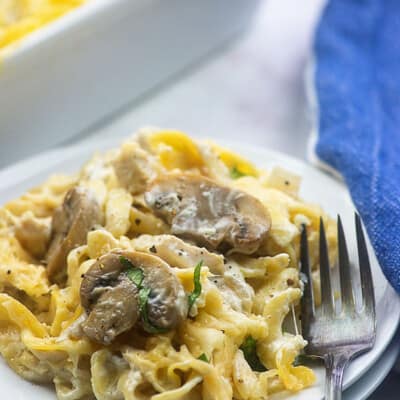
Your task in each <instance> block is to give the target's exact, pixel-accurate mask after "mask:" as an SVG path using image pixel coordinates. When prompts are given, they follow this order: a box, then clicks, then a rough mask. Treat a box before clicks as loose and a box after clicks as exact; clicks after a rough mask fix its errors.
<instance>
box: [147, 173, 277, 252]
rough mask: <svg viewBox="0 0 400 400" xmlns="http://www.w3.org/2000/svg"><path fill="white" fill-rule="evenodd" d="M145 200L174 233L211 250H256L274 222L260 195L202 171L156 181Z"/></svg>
mask: <svg viewBox="0 0 400 400" xmlns="http://www.w3.org/2000/svg"><path fill="white" fill-rule="evenodd" d="M145 200H146V202H147V204H148V205H149V206H150V207H151V208H152V210H153V212H154V213H155V214H156V215H157V216H159V217H160V218H163V219H164V220H165V221H166V222H167V223H168V224H169V225H171V231H172V233H173V234H175V235H177V236H180V237H182V238H185V239H189V240H192V241H194V242H195V243H196V244H198V245H202V246H205V247H207V248H208V249H211V250H219V251H221V252H237V253H244V254H251V253H254V252H256V251H257V250H258V249H259V247H260V245H261V244H262V243H263V242H264V241H265V239H266V237H267V234H268V231H269V229H270V226H271V218H270V216H269V213H268V211H267V210H266V209H265V207H264V206H263V205H262V204H261V202H260V201H259V200H258V199H256V198H255V197H253V196H251V195H249V194H247V193H244V192H242V191H239V190H236V189H232V188H229V187H226V186H222V185H219V184H218V183H216V182H214V181H212V180H210V179H207V178H205V177H202V176H198V175H191V174H180V175H177V174H174V175H165V176H163V177H161V178H159V179H157V180H155V181H154V182H153V185H152V186H151V188H150V190H149V191H147V192H146V193H145Z"/></svg>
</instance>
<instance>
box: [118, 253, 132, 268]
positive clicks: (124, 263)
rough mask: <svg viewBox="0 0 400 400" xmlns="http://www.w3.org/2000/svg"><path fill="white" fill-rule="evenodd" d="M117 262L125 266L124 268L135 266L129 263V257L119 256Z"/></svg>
mask: <svg viewBox="0 0 400 400" xmlns="http://www.w3.org/2000/svg"><path fill="white" fill-rule="evenodd" d="M119 262H120V263H121V264H122V265H123V266H124V267H125V268H135V266H134V265H133V264H132V263H131V261H130V260H129V259H127V258H126V257H124V256H119Z"/></svg>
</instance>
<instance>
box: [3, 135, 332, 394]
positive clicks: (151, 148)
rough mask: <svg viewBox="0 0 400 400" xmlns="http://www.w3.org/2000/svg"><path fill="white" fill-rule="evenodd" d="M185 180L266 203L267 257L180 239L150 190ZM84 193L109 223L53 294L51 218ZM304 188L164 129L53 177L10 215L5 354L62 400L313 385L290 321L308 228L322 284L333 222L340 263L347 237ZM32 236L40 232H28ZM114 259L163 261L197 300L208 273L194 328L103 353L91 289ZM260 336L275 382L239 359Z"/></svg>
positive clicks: (277, 172)
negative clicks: (77, 191)
mask: <svg viewBox="0 0 400 400" xmlns="http://www.w3.org/2000/svg"><path fill="white" fill-rule="evenodd" d="M132 171H135V173H134V174H132ZM182 171H190V172H191V173H193V174H200V175H204V176H207V177H210V178H212V179H214V180H215V181H217V182H219V183H222V184H225V185H228V186H231V187H233V188H236V189H240V190H243V191H245V192H247V193H249V194H251V195H253V196H255V197H256V198H258V199H259V200H260V201H261V203H262V204H263V205H265V207H266V208H267V209H268V210H269V213H270V214H271V219H272V228H271V231H270V233H269V236H268V239H267V241H266V243H264V245H263V248H262V251H263V252H264V254H267V255H263V256H254V255H253V256H249V255H235V254H232V255H227V256H225V257H223V256H222V255H220V254H216V253H211V252H209V251H208V250H206V249H204V248H201V247H198V246H196V245H195V244H193V243H189V242H185V241H183V240H182V239H180V238H177V237H175V236H173V235H171V234H170V230H169V227H168V226H167V225H166V224H165V222H163V221H162V220H160V219H159V218H158V217H156V216H155V215H154V214H153V213H152V212H151V210H150V209H149V208H148V207H147V206H146V203H145V202H144V200H143V191H144V190H145V188H146V186H147V184H148V182H149V181H150V180H151V179H153V178H154V177H157V176H158V175H160V174H165V173H169V172H175V173H176V172H182ZM287 182H289V184H288V183H287ZM75 185H81V186H83V187H85V188H87V189H89V190H90V191H91V192H92V193H93V194H94V196H95V197H96V199H97V201H98V203H99V205H100V207H101V209H102V211H103V213H104V225H103V226H96V227H94V229H93V230H91V231H90V232H89V233H88V235H87V241H86V244H84V245H82V246H79V247H76V248H74V249H73V250H71V251H70V253H69V254H68V257H67V282H66V285H65V286H64V287H61V286H58V285H56V284H51V283H50V282H49V279H48V277H47V273H46V268H45V265H44V264H43V261H42V258H41V257H40V255H41V254H42V253H43V248H46V246H47V245H48V241H49V235H50V233H49V232H50V224H51V217H52V214H53V212H54V210H55V209H56V208H57V207H59V206H60V205H61V204H62V201H63V198H64V196H65V193H66V192H67V191H68V190H69V189H70V188H72V187H73V186H75ZM299 185H300V178H299V177H296V176H295V175H294V174H292V173H289V172H287V171H285V170H284V169H282V168H278V169H271V170H269V171H263V170H259V169H257V168H256V167H255V166H254V165H253V164H252V163H251V162H249V161H247V160H245V159H244V158H243V157H240V156H238V155H236V154H234V153H232V152H230V151H229V150H226V149H223V148H221V147H219V146H217V145H215V144H214V143H212V142H195V141H193V140H192V139H190V138H189V137H188V136H187V135H185V134H184V133H182V132H177V131H162V130H156V129H152V128H147V129H144V130H141V131H140V132H139V133H138V134H137V135H136V136H134V137H133V138H132V139H129V140H127V141H126V142H125V143H124V144H123V145H122V147H121V149H118V150H110V151H109V152H107V153H105V154H97V155H95V156H94V157H93V159H92V160H90V161H89V162H88V163H86V164H85V165H84V167H83V169H82V170H81V172H80V173H78V174H75V175H71V176H62V175H59V176H57V177H52V178H50V179H49V180H47V181H46V182H45V183H44V184H43V185H42V186H39V187H37V188H35V189H33V190H31V191H29V192H27V193H26V194H24V195H22V196H21V197H20V198H18V199H16V200H13V201H11V202H9V203H8V204H6V205H5V206H4V207H3V208H1V209H0V289H1V293H0V352H1V354H2V356H3V357H4V358H5V360H6V361H7V362H8V364H9V365H10V367H11V368H13V369H14V371H16V372H17V373H18V374H20V375H21V376H22V377H23V378H25V379H28V380H31V381H35V382H39V383H45V382H53V383H54V385H55V389H56V392H57V396H58V398H59V399H63V400H78V399H93V398H97V399H100V400H109V399H110V400H120V399H121V400H123V399H127V400H149V399H151V400H172V399H185V400H200V399H204V400H215V399H217V400H230V399H236V400H259V399H267V398H268V397H269V395H270V394H271V393H274V392H279V391H285V390H288V391H298V390H301V389H303V388H305V387H307V386H310V385H312V383H313V382H314V379H315V378H314V374H313V372H312V371H311V370H310V369H309V368H307V367H304V366H293V361H294V359H295V357H296V356H297V355H298V354H299V353H300V352H301V351H302V349H303V348H304V346H305V345H306V342H305V341H304V339H303V338H302V337H301V336H300V335H298V334H297V335H296V334H293V333H289V332H287V331H285V328H284V320H285V318H286V317H287V315H288V314H289V313H290V312H291V310H293V309H294V307H296V306H297V305H298V303H299V301H300V298H301V296H302V284H301V282H300V280H299V272H298V267H297V265H298V258H299V235H300V230H301V229H302V226H303V225H306V226H307V228H308V236H309V245H310V256H311V263H312V265H313V268H314V275H315V279H316V280H318V279H319V277H318V269H317V265H318V255H317V251H316V249H317V245H318V240H319V236H318V225H319V220H320V218H321V217H322V218H323V219H324V222H325V223H326V232H327V238H328V242H329V245H330V246H329V247H330V249H332V250H331V254H330V257H331V258H332V259H333V258H334V257H335V248H336V237H335V234H334V232H335V223H334V222H333V221H332V220H331V219H330V218H329V217H328V216H327V215H326V214H325V213H324V212H323V211H322V210H321V209H320V207H317V206H314V205H312V204H307V203H304V202H303V201H302V200H301V199H300V198H299V196H298V188H299ZM288 186H289V187H288ZM24 226H25V227H26V226H28V227H29V229H22V230H21V227H24ZM40 246H42V247H40ZM113 249H127V250H136V251H141V252H146V253H149V254H153V255H154V253H155V252H156V255H157V256H158V257H160V258H161V259H163V260H164V261H165V262H167V263H169V264H170V265H171V267H172V269H173V271H174V273H175V275H176V276H177V278H178V279H179V281H180V282H181V284H182V286H183V288H184V290H185V291H186V293H187V294H189V293H190V292H191V291H192V290H193V289H194V284H193V274H194V268H195V266H196V264H198V263H199V261H203V266H202V268H201V274H200V281H201V284H202V291H201V294H200V296H199V297H198V299H197V300H196V302H195V304H194V306H193V307H192V308H191V310H190V315H189V318H187V319H186V320H184V321H183V322H182V323H181V324H180V325H179V326H178V328H177V329H176V330H174V331H172V332H169V333H166V334H160V335H142V334H140V332H139V331H135V330H132V331H131V332H128V333H125V334H123V335H121V337H118V338H117V339H116V340H115V341H114V342H113V343H112V344H111V345H110V346H107V347H106V346H102V345H99V344H97V343H94V342H92V341H90V340H89V339H88V338H87V337H86V336H85V335H84V334H83V333H82V331H81V329H80V324H81V322H82V321H83V320H84V319H85V312H84V310H83V308H82V306H81V302H80V285H81V282H82V278H83V276H84V274H85V273H86V272H87V271H88V269H89V268H90V267H91V265H93V263H94V262H95V261H96V260H97V259H98V258H99V257H101V256H102V255H104V254H106V253H107V252H109V251H111V250H113ZM36 250H37V251H36ZM317 295H318V294H317ZM317 297H318V296H317ZM249 336H251V337H252V338H253V339H254V340H255V341H256V343H257V354H258V356H259V358H260V361H261V362H262V363H263V364H264V365H265V367H266V368H267V369H266V371H264V372H256V371H253V370H252V369H251V366H250V365H249V363H248V362H247V361H246V358H245V354H244V353H243V351H242V350H241V349H240V347H241V344H242V343H243V342H244V340H245V339H246V338H248V337H249ZM200 356H202V357H200ZM204 356H205V357H206V359H205V360H204ZM199 357H200V358H199Z"/></svg>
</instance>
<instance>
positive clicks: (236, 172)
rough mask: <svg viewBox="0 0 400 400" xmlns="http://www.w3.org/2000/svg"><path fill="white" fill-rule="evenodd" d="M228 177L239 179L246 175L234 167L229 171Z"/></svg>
mask: <svg viewBox="0 0 400 400" xmlns="http://www.w3.org/2000/svg"><path fill="white" fill-rule="evenodd" d="M230 175H231V178H232V179H238V178H241V177H242V176H246V174H244V173H243V172H241V171H239V169H238V168H237V167H236V165H235V166H234V167H233V168H232V169H231V171H230Z"/></svg>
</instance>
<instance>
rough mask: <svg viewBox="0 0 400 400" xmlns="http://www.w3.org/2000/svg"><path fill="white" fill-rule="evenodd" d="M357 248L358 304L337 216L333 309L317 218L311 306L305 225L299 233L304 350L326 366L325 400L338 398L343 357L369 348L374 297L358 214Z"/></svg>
mask: <svg viewBox="0 0 400 400" xmlns="http://www.w3.org/2000/svg"><path fill="white" fill-rule="evenodd" d="M355 224H356V234H357V247H358V258H359V270H360V282H361V295H362V304H361V307H356V305H355V298H354V292H353V287H352V278H351V273H350V262H349V256H348V251H347V245H346V239H345V236H344V232H343V226H342V221H341V219H340V216H338V223H337V226H338V251H339V255H338V267H339V277H340V289H341V290H340V292H341V307H340V310H339V311H337V309H336V304H335V299H334V294H333V292H332V284H331V271H330V268H329V259H328V247H327V243H326V237H325V229H324V223H323V221H322V219H321V220H320V241H319V254H320V275H321V305H320V306H319V307H315V304H314V296H313V289H312V279H311V269H310V264H309V257H308V245H307V230H306V228H305V227H304V228H303V230H302V233H301V244H300V250H301V255H300V262H301V273H302V274H301V275H302V277H303V279H304V294H303V297H302V301H301V325H302V334H303V337H304V338H305V339H306V340H307V341H308V345H307V346H306V348H305V353H306V354H307V355H312V356H317V357H322V358H323V359H324V362H325V367H326V384H325V400H340V399H341V397H342V383H343V372H344V369H345V368H346V366H347V364H348V362H349V361H350V360H351V359H352V358H354V357H356V356H357V355H359V354H361V353H364V352H366V351H368V350H370V349H371V348H372V347H373V345H374V342H375V334H376V317H375V297H374V288H373V284H372V276H371V267H370V264H369V258H368V251H367V246H366V243H365V237H364V233H363V229H362V226H361V220H360V217H359V216H358V214H356V215H355Z"/></svg>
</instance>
